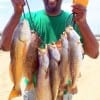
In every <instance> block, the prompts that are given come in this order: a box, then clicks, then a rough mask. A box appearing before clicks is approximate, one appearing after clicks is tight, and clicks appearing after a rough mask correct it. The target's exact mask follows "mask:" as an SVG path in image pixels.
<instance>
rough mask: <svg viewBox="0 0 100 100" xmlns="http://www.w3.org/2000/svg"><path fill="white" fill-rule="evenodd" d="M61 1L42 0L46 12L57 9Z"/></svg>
mask: <svg viewBox="0 0 100 100" xmlns="http://www.w3.org/2000/svg"><path fill="white" fill-rule="evenodd" d="M61 2H62V0H58V1H48V0H44V4H45V8H46V10H47V11H48V12H56V11H58V10H59V9H60V7H61Z"/></svg>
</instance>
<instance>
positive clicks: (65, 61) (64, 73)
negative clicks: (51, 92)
mask: <svg viewBox="0 0 100 100" xmlns="http://www.w3.org/2000/svg"><path fill="white" fill-rule="evenodd" d="M61 44H62V45H61V61H60V64H59V68H60V78H61V79H60V89H59V97H60V96H62V97H63V94H64V90H65V89H64V88H65V87H66V85H67V81H69V80H71V73H70V62H69V54H70V51H69V43H68V39H67V34H66V32H63V34H62V35H61Z"/></svg>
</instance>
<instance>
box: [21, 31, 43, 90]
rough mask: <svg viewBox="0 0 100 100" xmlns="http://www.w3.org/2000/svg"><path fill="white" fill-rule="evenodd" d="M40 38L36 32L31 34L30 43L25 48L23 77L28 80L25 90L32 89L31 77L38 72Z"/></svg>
mask: <svg viewBox="0 0 100 100" xmlns="http://www.w3.org/2000/svg"><path fill="white" fill-rule="evenodd" d="M40 41H41V40H40V38H39V37H38V35H37V32H33V33H32V34H31V41H30V43H29V45H28V46H27V52H26V57H25V62H24V67H23V76H24V77H25V78H26V79H27V80H28V84H27V86H26V88H25V90H31V89H32V88H34V87H35V86H34V84H33V75H34V74H36V75H37V72H38V68H39V62H38V47H39V45H40Z"/></svg>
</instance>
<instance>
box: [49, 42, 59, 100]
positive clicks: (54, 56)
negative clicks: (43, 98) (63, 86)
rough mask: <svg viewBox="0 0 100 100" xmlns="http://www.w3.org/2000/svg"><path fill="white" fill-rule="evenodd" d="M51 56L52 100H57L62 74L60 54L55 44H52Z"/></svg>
mask: <svg viewBox="0 0 100 100" xmlns="http://www.w3.org/2000/svg"><path fill="white" fill-rule="evenodd" d="M48 48H49V55H50V83H51V90H52V96H53V97H52V100H57V96H58V90H59V85H60V72H59V64H58V63H59V61H60V53H59V51H58V49H57V47H56V45H55V44H50V45H49V46H48Z"/></svg>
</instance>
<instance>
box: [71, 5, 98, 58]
mask: <svg viewBox="0 0 100 100" xmlns="http://www.w3.org/2000/svg"><path fill="white" fill-rule="evenodd" d="M72 11H73V13H75V16H74V21H75V22H76V23H77V24H78V27H79V29H80V32H81V35H82V38H83V46H84V51H85V54H87V55H88V56H90V57H92V58H96V57H97V56H98V55H99V44H98V42H97V40H96V38H95V37H94V35H93V33H92V31H91V29H90V27H89V26H88V24H87V21H86V8H85V7H83V6H81V5H79V4H76V5H73V10H72Z"/></svg>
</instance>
